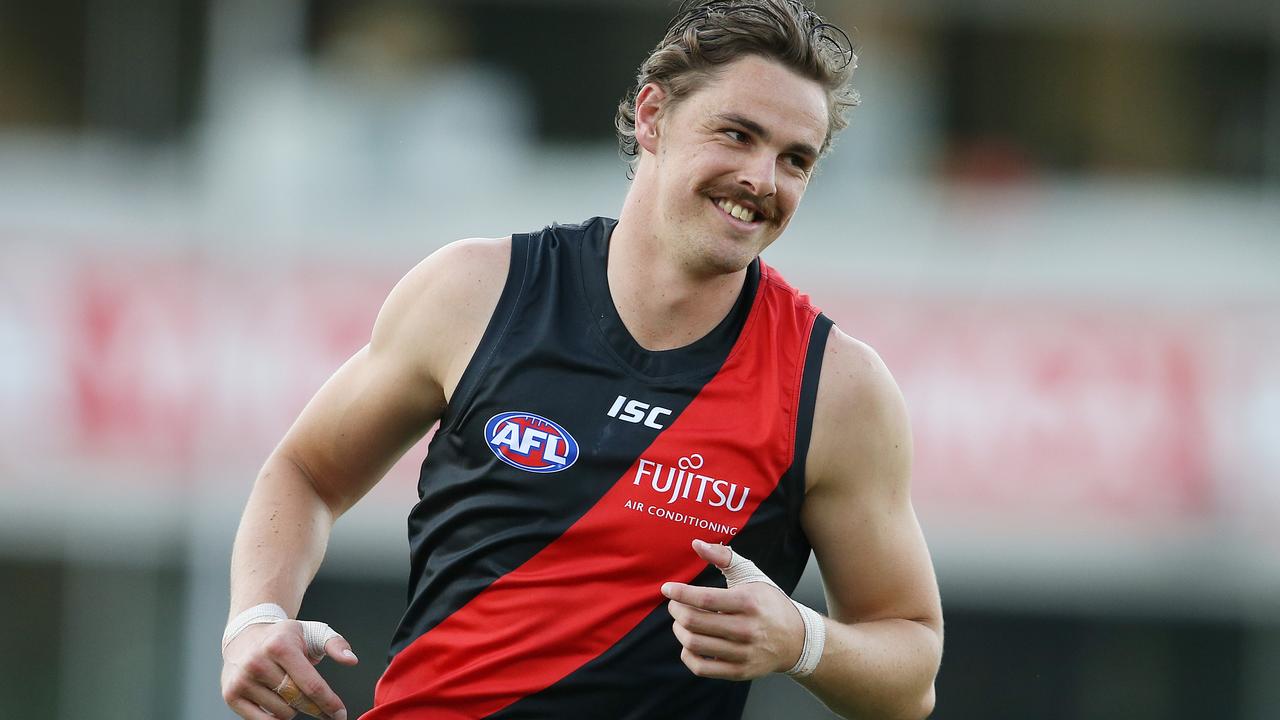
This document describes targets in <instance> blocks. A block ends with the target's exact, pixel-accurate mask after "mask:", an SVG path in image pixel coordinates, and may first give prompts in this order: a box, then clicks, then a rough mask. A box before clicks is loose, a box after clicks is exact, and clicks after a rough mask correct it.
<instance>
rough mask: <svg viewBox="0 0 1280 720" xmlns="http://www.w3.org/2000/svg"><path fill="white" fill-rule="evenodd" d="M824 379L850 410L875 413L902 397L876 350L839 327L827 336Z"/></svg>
mask: <svg viewBox="0 0 1280 720" xmlns="http://www.w3.org/2000/svg"><path fill="white" fill-rule="evenodd" d="M822 380H823V383H822V384H823V385H824V386H825V391H826V394H828V395H830V396H831V397H832V399H833V400H835V401H836V402H838V403H839V404H840V405H842V406H845V407H846V408H848V409H850V410H853V409H856V408H861V409H862V410H863V411H867V410H871V411H874V410H876V409H882V408H883V407H884V406H885V405H886V404H894V403H896V402H897V401H899V400H900V399H901V397H902V393H901V392H900V391H899V390H898V385H897V383H896V382H895V381H894V379H893V375H892V373H890V372H889V367H888V366H887V365H885V362H884V360H883V359H882V358H881V357H880V354H879V353H877V352H876V350H875V348H873V347H871V346H870V345H868V344H867V343H865V342H863V341H861V340H859V339H857V338H854V337H852V336H850V335H848V334H846V333H845V332H844V331H843V330H841V329H840V328H839V327H837V326H836V325H835V324H832V325H831V330H830V334H829V335H828V336H827V346H826V350H825V352H824V355H823V362H822Z"/></svg>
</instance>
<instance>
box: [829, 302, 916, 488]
mask: <svg viewBox="0 0 1280 720" xmlns="http://www.w3.org/2000/svg"><path fill="white" fill-rule="evenodd" d="M910 453H911V431H910V428H909V425H908V421H907V413H906V403H905V401H904V400H903V397H902V392H901V390H899V389H898V384H897V382H896V381H894V379H893V375H892V374H891V373H890V372H889V368H888V367H887V366H886V365H885V363H884V360H882V359H881V358H880V355H879V353H877V352H876V351H875V349H874V348H872V347H871V346H870V345H868V344H866V343H864V342H862V341H860V340H858V339H856V338H853V337H850V336H849V335H847V334H845V333H844V332H843V331H842V330H840V328H838V327H836V326H834V325H832V326H831V330H830V335H829V336H828V339H827V345H826V349H825V351H824V355H823V361H822V374H821V377H820V380H819V382H818V398H817V404H816V407H815V409H814V435H813V441H812V444H811V445H810V455H809V461H810V473H809V474H810V480H811V481H815V480H816V481H819V482H821V481H823V480H824V479H825V480H828V481H830V480H835V481H837V482H855V483H856V482H858V480H857V478H858V477H860V476H862V475H863V474H864V473H863V472H861V470H870V469H874V468H875V467H881V468H883V467H884V466H887V465H893V464H901V463H908V464H909V457H910ZM851 464H852V465H863V464H865V465H866V466H867V467H866V468H861V469H859V468H854V467H851ZM889 476H893V474H892V473H891V474H890V475H889Z"/></svg>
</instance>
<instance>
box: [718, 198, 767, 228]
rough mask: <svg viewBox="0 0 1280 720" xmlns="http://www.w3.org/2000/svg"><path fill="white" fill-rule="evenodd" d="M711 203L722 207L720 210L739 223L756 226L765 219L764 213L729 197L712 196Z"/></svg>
mask: <svg viewBox="0 0 1280 720" xmlns="http://www.w3.org/2000/svg"><path fill="white" fill-rule="evenodd" d="M711 203H712V204H713V205H715V206H716V207H717V208H720V211H721V212H723V213H724V214H725V215H728V216H729V217H731V218H733V219H734V220H737V221H738V222H739V223H743V224H746V225H750V226H755V225H758V224H760V222H762V221H763V220H764V215H763V213H760V212H758V211H756V210H752V209H751V208H749V207H745V206H743V205H739V204H738V203H736V202H734V201H732V200H730V199H729V198H711Z"/></svg>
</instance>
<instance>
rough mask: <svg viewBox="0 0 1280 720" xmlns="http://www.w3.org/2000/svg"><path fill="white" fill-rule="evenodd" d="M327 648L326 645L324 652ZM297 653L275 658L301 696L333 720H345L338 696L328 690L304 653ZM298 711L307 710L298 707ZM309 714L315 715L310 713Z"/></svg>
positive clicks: (299, 651)
mask: <svg viewBox="0 0 1280 720" xmlns="http://www.w3.org/2000/svg"><path fill="white" fill-rule="evenodd" d="M327 649H328V646H327V645H326V650H327ZM297 650H298V651H296V652H292V653H287V654H284V655H283V656H277V660H278V662H279V663H280V666H281V667H283V668H284V671H285V672H286V673H287V674H288V675H289V677H291V678H293V682H294V684H296V685H297V686H298V689H299V690H301V691H302V694H303V695H305V696H306V697H307V698H310V699H311V701H312V702H314V703H315V704H316V706H317V708H318V709H319V710H320V711H321V712H323V713H324V714H326V715H328V716H329V717H332V718H333V720H347V708H346V706H345V705H343V704H342V700H340V699H338V695H337V694H336V693H334V692H333V690H332V689H330V687H329V684H328V683H326V682H325V681H324V678H322V677H320V673H319V672H318V671H317V670H316V669H315V666H313V665H312V664H311V660H310V659H309V658H308V657H307V656H306V654H305V653H303V652H301V649H300V648H298V649H297ZM299 709H300V710H307V711H309V710H310V709H309V708H302V707H299ZM309 714H315V713H310V712H309Z"/></svg>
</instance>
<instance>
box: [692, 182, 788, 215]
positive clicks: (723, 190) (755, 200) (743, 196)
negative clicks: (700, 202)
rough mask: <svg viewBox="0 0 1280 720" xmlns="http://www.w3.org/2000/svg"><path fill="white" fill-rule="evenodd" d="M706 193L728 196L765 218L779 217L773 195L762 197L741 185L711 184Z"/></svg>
mask: <svg viewBox="0 0 1280 720" xmlns="http://www.w3.org/2000/svg"><path fill="white" fill-rule="evenodd" d="M703 192H704V194H705V195H707V196H708V197H712V198H727V199H729V200H732V201H733V202H735V203H737V204H739V205H742V206H745V207H751V208H755V209H756V213H757V214H758V215H760V216H762V217H763V218H764V219H765V220H773V219H774V218H776V217H778V205H777V203H776V202H775V201H774V199H773V196H772V195H770V196H767V197H760V196H758V195H753V194H752V193H749V192H747V191H746V190H743V189H742V188H740V187H733V186H711V187H708V188H706V189H705V190H704V191H703Z"/></svg>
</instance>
